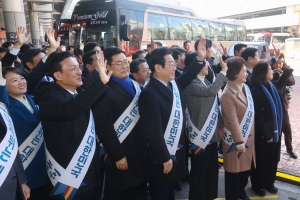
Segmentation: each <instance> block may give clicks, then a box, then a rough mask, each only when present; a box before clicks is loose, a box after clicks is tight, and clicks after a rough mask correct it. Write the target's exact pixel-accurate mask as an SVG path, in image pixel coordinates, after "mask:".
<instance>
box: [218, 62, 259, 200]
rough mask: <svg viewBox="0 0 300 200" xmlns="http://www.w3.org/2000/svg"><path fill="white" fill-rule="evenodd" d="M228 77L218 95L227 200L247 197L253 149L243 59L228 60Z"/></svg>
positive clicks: (252, 114)
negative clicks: (219, 95) (222, 123)
mask: <svg viewBox="0 0 300 200" xmlns="http://www.w3.org/2000/svg"><path fill="white" fill-rule="evenodd" d="M227 67H228V70H227V75H226V77H227V78H228V79H229V81H228V83H227V85H226V87H225V89H224V91H223V94H222V96H221V98H220V102H221V106H222V117H223V121H224V125H225V128H224V138H223V143H222V144H223V156H224V169H225V197H226V199H228V200H237V199H244V200H248V199H249V197H248V196H247V194H246V191H245V187H246V185H247V183H248V176H249V175H250V169H251V164H252V161H253V162H254V166H255V150H254V122H253V121H254V106H253V101H252V96H251V92H250V89H249V87H248V86H247V85H246V84H244V83H245V82H246V78H247V75H248V74H247V70H246V66H245V61H244V59H242V58H239V57H233V58H230V59H229V60H228V61H227Z"/></svg>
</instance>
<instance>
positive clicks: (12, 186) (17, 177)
mask: <svg viewBox="0 0 300 200" xmlns="http://www.w3.org/2000/svg"><path fill="white" fill-rule="evenodd" d="M6 131H7V127H6V125H5V123H4V120H3V118H2V116H1V115H0V143H1V142H2V140H3V138H4V137H5V134H6ZM23 183H26V176H25V172H24V169H23V165H22V162H21V160H20V155H19V153H17V156H16V158H15V161H14V163H13V165H12V167H11V169H10V171H9V173H8V175H7V177H6V179H5V180H4V182H3V184H2V185H1V187H0V199H1V200H10V199H16V200H23V199H25V197H24V194H23V192H22V189H21V184H23Z"/></svg>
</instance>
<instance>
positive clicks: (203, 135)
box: [187, 96, 219, 149]
mask: <svg viewBox="0 0 300 200" xmlns="http://www.w3.org/2000/svg"><path fill="white" fill-rule="evenodd" d="M187 112H188V109H187ZM218 112H219V106H218V100H217V96H216V97H215V100H214V104H213V106H212V108H211V110H210V113H209V115H208V117H207V119H206V121H205V123H204V125H203V127H202V129H201V130H200V131H199V130H198V129H197V127H196V126H195V125H194V124H193V122H192V120H191V118H190V116H189V113H187V116H188V130H189V139H190V141H191V143H193V144H195V145H197V146H199V147H200V148H202V149H205V148H206V146H207V145H208V143H209V142H210V140H211V138H212V136H213V134H214V132H215V130H216V127H217V124H218V123H217V122H218Z"/></svg>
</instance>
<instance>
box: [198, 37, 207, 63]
mask: <svg viewBox="0 0 300 200" xmlns="http://www.w3.org/2000/svg"><path fill="white" fill-rule="evenodd" d="M205 56H206V39H205V38H201V39H200V41H199V43H198V47H197V60H198V61H202V60H204V58H205Z"/></svg>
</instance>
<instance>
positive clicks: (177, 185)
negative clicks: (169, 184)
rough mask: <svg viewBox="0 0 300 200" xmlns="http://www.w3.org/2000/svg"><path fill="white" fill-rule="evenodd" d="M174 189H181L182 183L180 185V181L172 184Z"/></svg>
mask: <svg viewBox="0 0 300 200" xmlns="http://www.w3.org/2000/svg"><path fill="white" fill-rule="evenodd" d="M174 189H175V190H182V185H181V182H180V181H178V182H177V184H176V185H175V186H174Z"/></svg>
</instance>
